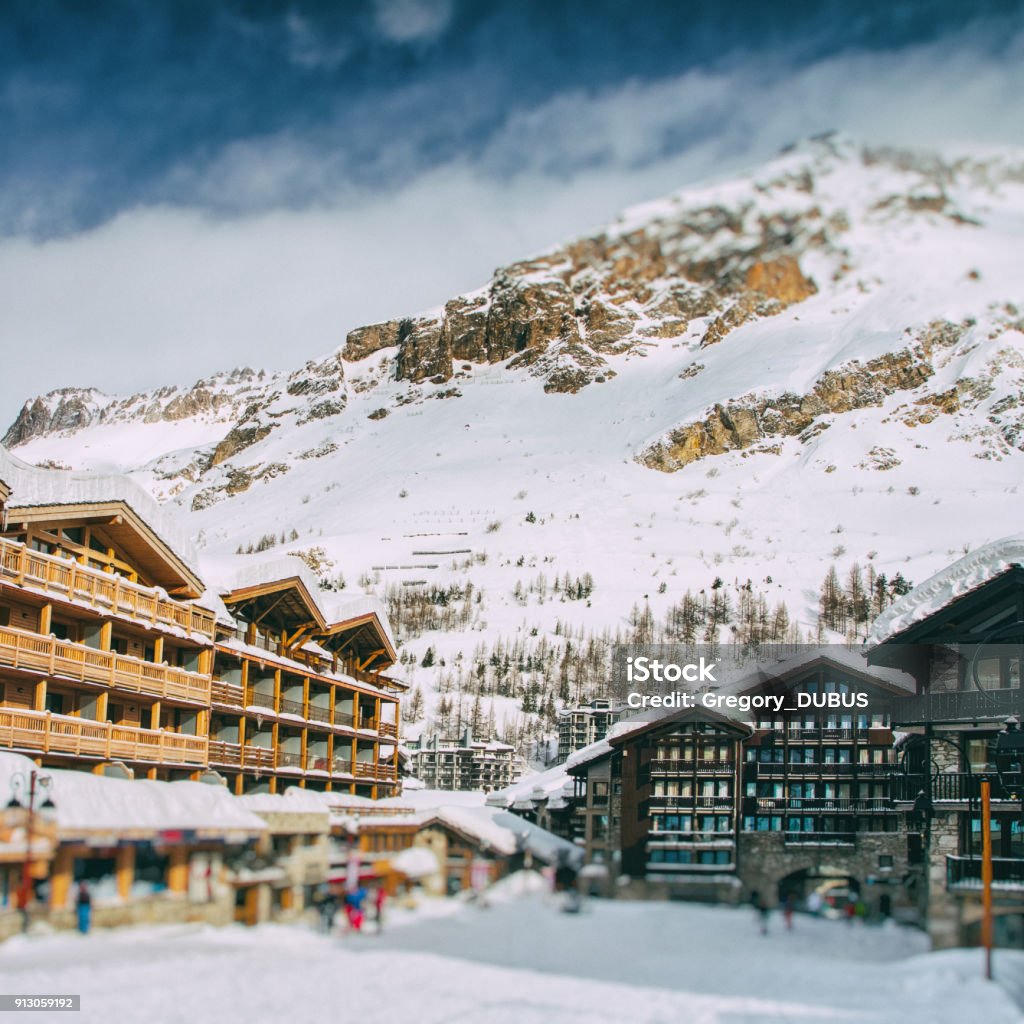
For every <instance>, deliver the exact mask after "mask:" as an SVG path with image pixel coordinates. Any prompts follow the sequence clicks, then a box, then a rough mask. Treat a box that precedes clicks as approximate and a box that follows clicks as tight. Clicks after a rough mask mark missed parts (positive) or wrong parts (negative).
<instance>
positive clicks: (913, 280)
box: [8, 138, 1024, 719]
mask: <svg viewBox="0 0 1024 1024" xmlns="http://www.w3.org/2000/svg"><path fill="white" fill-rule="evenodd" d="M1022 263H1024V155H1022V154H1020V153H993V154H986V155H985V156H983V157H972V158H967V157H963V158H956V157H948V158H946V159H944V160H939V159H938V158H937V157H930V156H927V155H912V154H911V155H908V154H903V153H891V152H867V151H864V150H862V149H861V148H860V147H858V146H857V145H855V144H854V143H852V142H851V141H850V140H847V139H841V138H840V139H835V138H833V139H828V140H824V141H818V142H814V143H808V144H805V145H802V146H799V147H797V148H796V149H794V150H793V151H791V152H789V153H786V154H784V155H782V156H781V157H780V158H779V159H778V160H776V161H774V162H773V163H771V164H769V165H767V166H766V167H764V168H761V169H760V170H758V171H757V172H755V173H754V174H752V175H751V176H749V177H747V178H744V179H741V180H738V181H731V182H725V183H722V184H717V185H712V186H708V187H706V188H703V189H700V190H695V191H689V192H684V193H680V194H679V195H677V196H673V197H670V198H668V199H666V200H664V201H662V202H659V203H649V204H645V205H644V206H642V207H638V208H636V209H633V210H630V211H628V212H627V213H625V214H624V215H623V216H622V218H620V220H619V221H618V222H616V223H615V224H613V225H611V226H610V227H609V228H607V229H606V230H605V231H604V232H602V233H600V234H599V235H595V236H591V238H589V239H584V240H581V241H580V242H577V243H572V244H570V245H568V246H566V247H565V248H564V249H562V250H558V251H557V252H555V253H552V254H547V255H544V254H542V255H541V256H539V257H536V258H534V259H533V260H530V261H526V262H524V263H522V264H516V265H513V266H512V267H511V268H504V270H503V271H499V272H498V275H497V276H496V278H495V281H494V282H492V284H491V285H490V286H489V288H485V289H483V290H481V291H480V292H479V293H475V294H474V295H473V296H469V297H465V298H462V299H459V300H453V302H452V303H449V304H448V305H447V306H446V307H445V309H444V310H440V311H432V312H431V313H428V314H423V315H422V316H420V317H418V318H415V319H413V320H410V321H405V322H398V321H396V322H394V323H393V324H390V325H377V326H376V327H373V328H368V329H367V331H368V332H369V334H367V331H364V332H354V333H353V335H350V338H349V342H348V344H347V345H346V346H345V348H344V349H343V350H341V352H340V353H334V354H330V355H328V356H326V357H324V358H323V359H321V360H318V361H315V362H312V363H308V364H306V366H304V367H301V368H298V369H296V370H295V371H294V372H293V373H290V374H278V375H265V376H263V377H262V379H261V377H260V375H257V374H254V373H253V372H252V371H238V372H235V373H234V374H225V375H222V376H220V377H217V378H212V379H211V380H209V381H204V382H201V384H200V385H197V386H196V388H195V389H193V392H189V393H176V392H174V391H173V390H171V389H165V390H163V391H161V392H153V393H147V394H145V395H141V396H132V397H131V398H127V399H116V400H115V399H110V398H107V397H104V396H99V397H97V395H96V394H95V393H92V392H90V393H89V396H88V402H87V403H85V404H87V405H88V406H89V410H91V411H89V412H88V414H87V415H85V416H84V417H82V419H83V421H87V422H85V425H81V424H79V425H77V426H72V427H70V428H69V427H68V426H67V424H66V423H65V422H64V420H66V419H67V417H66V416H65V417H64V418H63V419H61V417H55V416H53V415H51V416H50V418H49V419H47V415H46V412H45V410H51V412H52V411H53V410H55V409H56V408H57V406H55V405H54V402H55V399H54V398H46V399H41V400H39V402H38V403H37V404H38V405H39V406H40V410H42V411H38V412H37V415H36V416H35V418H34V419H32V420H31V422H30V418H26V417H25V416H23V418H22V421H20V427H19V428H18V429H17V430H16V431H15V433H14V435H13V439H14V440H19V443H18V444H17V445H16V447H15V450H16V452H17V454H18V455H19V456H20V457H21V458H23V459H26V460H28V461H31V462H35V463H48V462H52V463H56V464H59V465H64V466H71V467H74V468H76V469H77V468H91V469H102V470H111V469H119V470H123V471H126V472H129V473H131V475H132V476H133V477H134V478H135V479H136V480H137V481H138V482H139V483H141V484H142V485H143V486H144V487H146V488H148V489H149V490H150V491H151V492H152V493H153V494H154V495H155V496H156V497H157V498H159V499H161V500H163V501H170V502H174V503H176V504H177V505H178V506H179V507H180V508H181V511H182V515H184V516H186V517H188V523H189V524H190V526H191V530H192V532H193V534H194V535H195V536H196V539H197V544H198V546H199V547H200V549H201V551H202V556H203V558H204V560H205V561H206V563H207V565H211V564H215V565H216V566H217V568H218V571H221V570H225V571H226V570H227V569H228V568H230V565H231V563H232V562H238V563H241V564H244V562H245V559H246V558H247V557H252V556H246V555H244V554H243V555H236V554H235V552H236V551H237V549H238V548H239V547H241V548H242V549H243V550H244V549H246V548H247V547H248V546H250V545H251V546H259V545H260V541H261V539H263V542H264V544H267V543H268V540H267V538H269V543H273V544H274V553H277V554H280V553H283V552H285V551H293V550H301V551H303V552H305V553H306V557H307V559H308V560H310V561H311V562H312V563H313V565H314V567H315V568H316V569H317V570H318V571H319V572H320V574H321V576H322V577H323V578H324V579H325V580H327V581H329V582H330V583H331V585H333V586H340V585H341V583H342V579H341V576H343V578H344V583H345V585H346V586H347V587H348V588H349V589H350V590H354V589H356V588H358V587H360V586H362V587H367V588H370V589H372V590H374V591H375V592H376V593H377V594H379V595H382V594H383V593H384V591H385V589H386V588H387V587H388V586H389V585H391V586H392V587H398V588H400V587H401V586H402V585H403V584H404V585H409V584H414V583H428V584H438V585H440V586H448V585H449V584H453V583H454V584H457V585H458V586H460V587H464V586H465V584H466V583H467V581H468V582H471V583H472V584H473V587H474V593H473V594H472V595H471V597H470V598H469V599H468V600H466V601H465V614H464V615H463V617H462V619H461V620H460V621H459V622H458V623H456V624H450V625H449V628H447V629H446V630H444V631H443V632H436V631H435V632H432V633H431V632H428V633H426V634H424V635H423V636H419V637H417V636H414V635H413V634H414V632H415V630H411V629H405V630H403V627H402V625H401V624H397V629H398V632H399V634H400V635H403V633H404V636H405V638H406V640H407V644H406V650H407V651H411V652H413V654H414V656H415V661H416V663H418V662H419V661H420V660H421V659H422V657H423V655H424V653H425V651H426V648H427V646H428V645H429V646H431V647H433V648H434V652H435V654H436V655H437V658H438V660H436V661H435V664H434V666H433V667H430V668H426V669H424V668H419V667H418V665H414V664H407V665H406V666H405V675H406V676H407V677H409V678H411V679H412V681H413V682H414V683H416V682H423V683H424V684H425V685H426V687H427V689H429V690H432V689H434V688H435V687H437V686H438V685H440V684H442V679H443V675H444V672H445V671H446V670H449V671H451V670H453V669H454V664H455V661H456V659H457V658H458V656H459V654H460V652H461V655H462V659H463V660H462V665H463V667H465V665H467V664H468V663H469V662H470V661H471V660H472V658H473V653H474V649H475V648H477V646H478V645H479V644H486V645H493V644H494V643H495V642H496V641H497V640H498V638H513V639H514V638H519V639H523V638H531V637H533V636H534V634H533V631H534V630H536V631H537V632H536V637H538V638H543V637H548V638H549V639H551V640H552V642H553V643H561V642H562V638H564V635H565V633H566V632H567V631H570V630H572V631H577V632H579V631H584V630H585V631H586V632H588V633H594V634H600V633H601V631H603V630H608V631H610V632H611V633H614V632H615V631H616V630H617V629H618V630H626V629H628V628H629V627H628V618H629V616H630V611H631V609H632V608H633V607H634V605H640V606H643V605H644V603H645V600H646V601H649V605H650V608H651V610H652V613H653V614H654V616H655V617H656V618H657V617H660V616H661V615H663V614H664V612H665V611H666V610H667V609H668V608H669V607H670V606H671V605H672V604H674V603H675V602H677V601H679V599H680V597H681V596H682V595H683V593H684V592H685V591H686V590H687V589H688V588H690V589H693V590H694V591H699V590H701V589H705V590H707V588H709V587H710V585H711V582H712V580H714V579H715V577H721V579H722V580H723V581H724V583H725V585H726V586H727V587H732V588H734V587H735V585H736V584H742V583H743V582H744V581H746V580H748V579H749V580H751V581H752V582H753V585H754V587H755V588H757V589H759V590H760V591H761V592H762V593H764V594H765V596H766V597H767V599H768V601H769V602H772V603H774V602H776V601H785V602H786V604H787V605H788V608H789V612H790V615H791V617H792V618H793V619H795V620H796V621H798V622H799V624H800V627H801V629H802V630H803V631H804V632H805V633H806V631H808V630H812V629H813V628H814V619H815V614H816V608H817V596H818V587H819V584H820V583H821V580H822V577H823V576H824V574H825V572H826V570H827V569H828V567H829V565H830V564H833V563H835V564H836V565H837V567H838V569H839V572H840V575H842V574H843V573H844V572H845V571H846V570H847V569H848V568H849V567H850V566H851V565H852V564H853V563H854V562H855V561H856V562H859V564H860V565H861V566H862V567H863V566H866V565H867V564H868V563H869V562H870V563H871V564H872V565H873V566H876V567H877V568H878V569H879V571H885V572H886V573H888V574H889V576H890V577H891V576H892V575H893V574H894V573H896V572H897V571H898V572H901V573H902V574H903V576H905V577H907V578H908V579H922V578H924V577H926V576H928V575H930V574H931V573H932V572H934V571H935V570H937V569H939V568H940V567H941V566H943V565H945V564H946V563H948V562H951V561H953V560H954V559H955V558H958V557H960V556H961V555H963V554H964V553H965V552H966V551H968V550H970V549H972V548H974V547H976V546H978V545H980V544H982V543H984V542H987V541H990V540H992V539H994V538H997V537H1000V536H1003V535H1005V534H1008V533H1011V532H1013V531H1014V530H1016V529H1017V518H1018V516H1017V510H1016V504H1017V503H1016V501H1015V500H1014V496H1015V495H1016V493H1017V488H1018V486H1019V484H1020V476H1021V467H1022V465H1024V462H1022V459H1024V455H1022V452H1021V446H1022V445H1024V441H1022V439H1024V413H1022V411H1021V409H1020V407H1019V394H1020V391H1021V385H1022V381H1024V314H1022V312H1021V310H1022V309H1024V293H1022V292H1024V286H1022V283H1021V279H1020V274H1019V267H1020V266H1021V265H1022ZM764 282H767V283H764ZM530 289H534V292H535V293H536V294H534V292H531V291H530ZM509 294H513V296H514V297H516V301H519V297H522V296H524V295H525V296H527V299H528V301H527V299H523V300H522V301H523V306H522V309H525V310H526V311H525V313H524V312H522V309H520V310H519V312H517V313H516V314H515V316H516V317H519V319H518V320H516V321H515V327H516V330H517V331H518V332H519V333H518V334H517V335H516V337H517V338H520V339H526V340H522V341H521V343H522V344H523V345H525V346H526V347H525V348H524V349H522V350H521V351H519V352H518V354H516V355H513V356H511V357H508V356H506V355H504V349H502V348H501V347H500V345H498V346H497V347H496V346H495V344H492V342H493V339H494V337H496V331H497V330H498V328H501V327H502V322H501V321H500V319H496V317H497V316H498V314H497V313H496V312H495V310H497V307H498V305H499V304H500V303H505V304H506V305H507V304H508V301H509V300H508V295H509ZM566 296H568V299H566ZM565 302H568V303H569V306H568V307H565ZM530 303H532V305H531V304H530ZM573 303H575V309H573ZM463 308H470V309H472V310H477V311H478V312H479V311H482V312H479V315H480V317H481V320H480V322H481V323H483V322H484V321H485V320H486V324H487V326H486V330H483V329H481V332H480V333H479V335H478V337H479V339H480V340H479V347H480V352H481V355H480V356H479V358H476V359H467V358H463V357H461V356H460V355H458V354H457V353H458V352H459V351H460V350H459V347H458V346H459V344H463V342H459V341H458V339H457V338H456V328H457V326H458V323H459V322H461V321H458V322H457V319H456V312H457V311H458V310H461V309H463ZM517 308H518V307H517ZM566 308H568V312H566ZM595 309H599V311H600V316H598V315H597V314H595V312H594V310H595ZM560 310H561V313H559V311H560ZM396 312H401V311H396ZM498 312H499V313H501V312H502V311H501V310H498ZM556 314H557V315H556ZM474 315H476V314H474ZM502 315H504V313H502ZM559 315H560V316H561V320H560V321H559V319H558V316H559ZM609 317H611V318H612V320H613V321H614V324H615V325H616V326H615V330H613V331H612V332H611V334H610V335H609V333H608V332H607V331H605V330H604V329H603V327H602V326H601V325H602V324H605V323H606V322H607V319H608V318H609ZM616 318H618V319H616ZM513 319H514V318H513ZM403 324H404V326H403ZM551 324H554V326H553V327H552V326H551ZM495 325H497V326H495ZM544 331H547V332H548V333H547V334H544ZM367 337H369V338H370V341H369V342H367V341H366V338H367ZM396 338H397V340H396ZM453 338H454V339H455V340H454V341H453V340H452V339H453ZM538 339H539V340H538ZM609 339H610V340H609ZM357 342H358V343H357ZM517 344H519V342H517ZM296 347H301V346H299V345H297V346H296ZM367 352H368V353H369V354H365V353H367ZM358 355H362V356H363V358H355V357H356V356H358ZM499 356H500V357H501V358H499ZM445 360H447V362H446V361H445ZM434 370H438V371H439V372H437V373H434V372H433V371H434ZM435 381H436V383H435ZM566 381H568V382H569V383H568V385H566V386H565V387H564V389H563V385H565V382H566ZM86 384H88V382H83V385H86ZM62 400H64V401H65V402H66V400H67V396H66V395H65V396H63V398H62ZM170 403H175V404H174V406H173V408H172V409H171V412H170V413H165V410H166V409H167V408H168V405H169V404H170ZM58 404H59V403H58ZM30 406H31V403H30ZM54 420H57V422H53V421H54ZM39 424H42V426H39ZM16 426H17V425H16ZM8 436H9V438H12V435H11V434H9V435H8ZM292 531H294V533H293V532H292ZM282 536H283V537H284V540H283V542H282ZM566 573H568V574H569V575H570V577H571V578H572V579H575V578H577V577H582V576H584V574H586V573H590V574H591V576H592V577H593V581H594V587H593V592H592V593H591V594H590V595H589V597H587V598H586V599H572V600H564V599H563V598H564V595H563V594H562V592H561V591H559V592H558V593H554V592H553V582H554V580H555V579H559V580H561V578H562V577H564V575H565V574H566ZM540 575H543V576H544V577H545V579H544V582H543V587H539V586H538V583H539V582H540V581H539V579H538V577H539V576H540ZM531 583H532V584H533V585H534V586H533V591H532V592H529V591H530V585H531ZM517 584H518V585H519V587H518V591H517ZM538 591H540V592H538ZM519 592H523V593H524V596H523V597H522V598H520V597H518V596H517V593H519ZM733 593H734V594H735V593H737V591H735V589H734V590H733ZM542 598H543V599H542ZM459 600H460V599H458V598H456V599H454V600H453V604H459ZM460 607H461V606H460ZM556 627H557V628H556ZM556 632H557V636H556V635H555V634H556ZM411 656H412V655H410V657H411ZM441 658H443V659H444V660H445V662H446V664H445V666H444V668H442V667H441V666H440V665H439V664H438V661H439V660H440V659H441ZM485 696H486V694H485ZM496 701H497V709H498V718H499V719H500V718H501V717H502V715H503V714H504V713H505V712H506V711H508V710H509V709H514V708H515V707H517V706H518V705H517V701H516V700H511V701H506V699H505V698H504V697H502V696H500V695H499V696H498V697H497V698H496ZM430 704H431V701H429V700H428V706H429V705H430Z"/></svg>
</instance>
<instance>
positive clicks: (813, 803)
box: [757, 796, 896, 814]
mask: <svg viewBox="0 0 1024 1024" xmlns="http://www.w3.org/2000/svg"><path fill="white" fill-rule="evenodd" d="M757 809H758V811H799V812H800V813H801V814H808V813H826V814H827V813H832V814H879V813H894V812H895V811H896V807H895V806H894V805H893V804H892V803H890V802H889V801H888V800H885V799H868V800H849V799H841V798H837V799H830V798H828V797H821V798H815V797H803V796H790V797H758V798H757Z"/></svg>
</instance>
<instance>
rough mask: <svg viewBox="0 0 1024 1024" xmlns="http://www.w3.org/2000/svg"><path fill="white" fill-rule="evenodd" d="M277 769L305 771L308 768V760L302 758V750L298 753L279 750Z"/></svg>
mask: <svg viewBox="0 0 1024 1024" xmlns="http://www.w3.org/2000/svg"><path fill="white" fill-rule="evenodd" d="M277 767H278V768H298V769H299V770H303V769H305V767H306V759H305V758H304V757H303V756H302V751H301V750H300V751H296V752H292V751H290V750H279V751H278V752H277Z"/></svg>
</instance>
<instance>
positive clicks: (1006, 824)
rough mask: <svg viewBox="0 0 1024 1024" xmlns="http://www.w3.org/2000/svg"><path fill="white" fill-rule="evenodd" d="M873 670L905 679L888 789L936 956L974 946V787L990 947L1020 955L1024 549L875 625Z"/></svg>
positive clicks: (964, 564) (921, 589) (984, 552)
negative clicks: (986, 856) (908, 683)
mask: <svg viewBox="0 0 1024 1024" xmlns="http://www.w3.org/2000/svg"><path fill="white" fill-rule="evenodd" d="M873 640H874V641H875V642H876V646H875V647H874V648H873V649H872V650H871V651H870V653H869V655H868V658H869V661H870V662H871V663H872V664H874V665H882V666H894V667H898V668H901V669H902V670H904V671H906V672H909V673H911V675H912V676H913V677H914V680H915V682H916V688H917V693H916V694H915V695H914V696H910V697H905V698H903V699H901V700H897V701H896V702H895V703H894V708H893V720H894V724H895V726H896V728H898V729H900V730H903V731H904V732H906V733H907V735H906V736H905V737H904V739H903V741H902V743H901V744H900V757H899V765H898V767H899V775H898V776H897V779H896V782H895V784H894V789H893V797H894V798H895V799H896V800H897V801H898V803H899V807H900V809H901V811H902V812H903V813H904V815H905V819H906V822H907V829H908V835H907V844H908V850H909V854H910V857H911V859H912V860H913V861H914V862H915V863H916V864H917V865H919V867H918V870H919V873H920V888H921V892H920V900H921V904H922V908H923V910H924V912H925V913H926V916H927V921H928V930H929V932H930V934H931V937H932V941H933V944H934V945H935V946H936V947H944V946H953V945H962V944H975V943H977V942H978V941H979V938H980V894H981V848H982V844H981V820H982V816H981V804H980V795H981V781H982V779H988V781H989V784H990V788H991V800H992V803H991V815H990V821H991V828H992V844H993V855H994V857H993V887H994V895H995V911H996V921H995V925H996V927H995V934H996V944H997V945H1014V946H1018V947H1020V946H1024V820H1022V819H1024V805H1022V798H1024V775H1022V772H1021V763H1022V760H1024V736H1022V734H1021V731H1020V722H1021V721H1022V720H1024V690H1022V688H1021V657H1022V651H1024V540H1021V539H1019V538H1010V539H1007V540H1003V541H997V542H995V543H993V544H989V545H987V546H985V547H983V548H980V549H979V550H978V551H976V552H973V553H972V554H970V555H967V556H966V557H965V558H962V559H961V560H960V561H958V562H956V563H954V564H953V565H951V566H949V567H948V568H947V569H945V570H943V571H941V572H939V573H937V574H936V575H935V576H933V577H932V578H931V579H929V580H927V581H926V582H924V583H923V584H921V585H920V586H918V587H916V588H915V589H914V590H912V591H911V592H910V593H909V594H907V595H906V596H905V597H903V598H901V600H900V601H898V602H897V603H895V604H894V605H892V607H891V608H889V609H888V610H887V611H886V613H885V614H884V615H882V616H881V617H880V618H879V620H878V622H877V623H876V625H875V629H874V635H873Z"/></svg>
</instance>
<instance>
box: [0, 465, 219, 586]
mask: <svg viewBox="0 0 1024 1024" xmlns="http://www.w3.org/2000/svg"><path fill="white" fill-rule="evenodd" d="M0 478H2V479H3V480H4V481H5V485H6V486H7V487H8V489H9V492H10V493H9V496H8V497H7V499H6V500H5V501H4V505H5V512H6V519H7V522H8V524H11V523H43V522H76V523H82V524H83V525H84V524H89V523H93V524H102V525H103V528H104V530H106V532H107V533H108V534H109V535H110V537H111V540H112V541H113V542H114V543H115V544H116V545H117V546H118V547H120V548H121V549H122V550H123V551H124V552H125V554H126V555H127V556H128V557H129V558H130V559H132V561H133V562H135V563H137V564H138V566H139V568H140V569H142V570H143V571H144V572H145V573H146V574H147V575H148V576H149V577H150V578H151V579H152V581H153V582H154V583H155V584H156V585H158V586H161V587H163V588H164V589H165V590H167V591H168V592H169V593H172V594H174V595H175V596H181V597H192V598H194V597H199V596H200V595H201V594H202V592H203V590H204V589H205V588H204V586H203V583H202V580H201V579H200V576H199V560H198V557H197V555H196V551H195V548H194V546H193V544H192V540H191V537H190V536H189V535H188V533H187V532H186V530H185V529H184V528H183V526H182V524H181V522H180V520H178V519H177V517H176V516H175V515H174V514H173V512H170V511H168V510H167V509H165V508H163V507H162V506H160V505H158V504H157V503H156V502H155V501H154V500H153V499H152V498H151V497H150V496H149V495H148V494H147V493H146V492H145V491H144V490H143V489H142V488H141V487H139V486H138V484H136V483H135V482H134V481H133V480H131V479H129V478H128V477H126V476H119V475H116V474H102V473H85V472H76V471H72V470H55V469H39V468H38V467H36V466H30V465H29V464H28V463H27V462H23V461H22V460H21V459H18V458H15V457H14V456H13V455H11V454H10V452H8V451H7V449H6V448H3V447H2V446H0Z"/></svg>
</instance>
